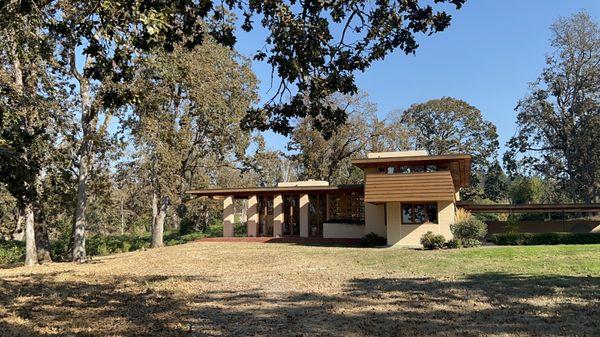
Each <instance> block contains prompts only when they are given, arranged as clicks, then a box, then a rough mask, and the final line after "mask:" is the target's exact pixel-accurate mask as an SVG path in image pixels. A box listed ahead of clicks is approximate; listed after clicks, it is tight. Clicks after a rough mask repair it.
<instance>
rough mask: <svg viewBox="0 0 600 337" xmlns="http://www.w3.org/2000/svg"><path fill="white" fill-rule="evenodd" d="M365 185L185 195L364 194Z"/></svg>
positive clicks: (205, 191) (219, 190)
mask: <svg viewBox="0 0 600 337" xmlns="http://www.w3.org/2000/svg"><path fill="white" fill-rule="evenodd" d="M363 191H364V186H363V185H340V186H294V187H244V188H209V189H202V190H191V191H187V192H185V193H187V194H189V195H192V196H195V197H223V196H229V195H232V196H234V197H239V198H247V197H249V196H251V195H275V194H303V193H314V194H323V193H352V192H360V193H363Z"/></svg>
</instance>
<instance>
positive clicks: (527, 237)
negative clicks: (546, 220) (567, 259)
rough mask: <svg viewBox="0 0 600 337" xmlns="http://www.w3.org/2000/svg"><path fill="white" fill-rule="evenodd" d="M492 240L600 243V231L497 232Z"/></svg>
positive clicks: (505, 243) (504, 243)
mask: <svg viewBox="0 0 600 337" xmlns="http://www.w3.org/2000/svg"><path fill="white" fill-rule="evenodd" d="M490 239H491V241H492V242H493V243H494V244H495V245H499V246H529V245H586V244H600V233H497V234H493V235H492V236H491V238H490Z"/></svg>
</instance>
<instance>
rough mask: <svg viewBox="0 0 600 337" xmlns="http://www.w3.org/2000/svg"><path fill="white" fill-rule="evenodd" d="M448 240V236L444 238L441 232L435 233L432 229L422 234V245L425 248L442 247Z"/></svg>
mask: <svg viewBox="0 0 600 337" xmlns="http://www.w3.org/2000/svg"><path fill="white" fill-rule="evenodd" d="M445 242H446V238H444V236H443V235H441V234H433V232H432V231H429V232H427V233H425V234H423V236H421V245H423V248H425V249H440V248H443V247H444V243H445Z"/></svg>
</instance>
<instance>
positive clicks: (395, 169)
mask: <svg viewBox="0 0 600 337" xmlns="http://www.w3.org/2000/svg"><path fill="white" fill-rule="evenodd" d="M438 170H440V168H439V167H438V165H436V164H429V165H410V166H409V165H400V166H379V167H377V173H380V174H385V173H387V174H394V173H421V172H437V171H438Z"/></svg>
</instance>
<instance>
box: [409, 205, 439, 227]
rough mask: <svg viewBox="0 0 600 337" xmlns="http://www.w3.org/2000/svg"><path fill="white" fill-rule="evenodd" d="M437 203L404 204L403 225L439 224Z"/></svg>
mask: <svg viewBox="0 0 600 337" xmlns="http://www.w3.org/2000/svg"><path fill="white" fill-rule="evenodd" d="M437 221H438V219H437V203H435V202H429V203H402V223H403V224H422V223H425V222H431V223H437Z"/></svg>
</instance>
